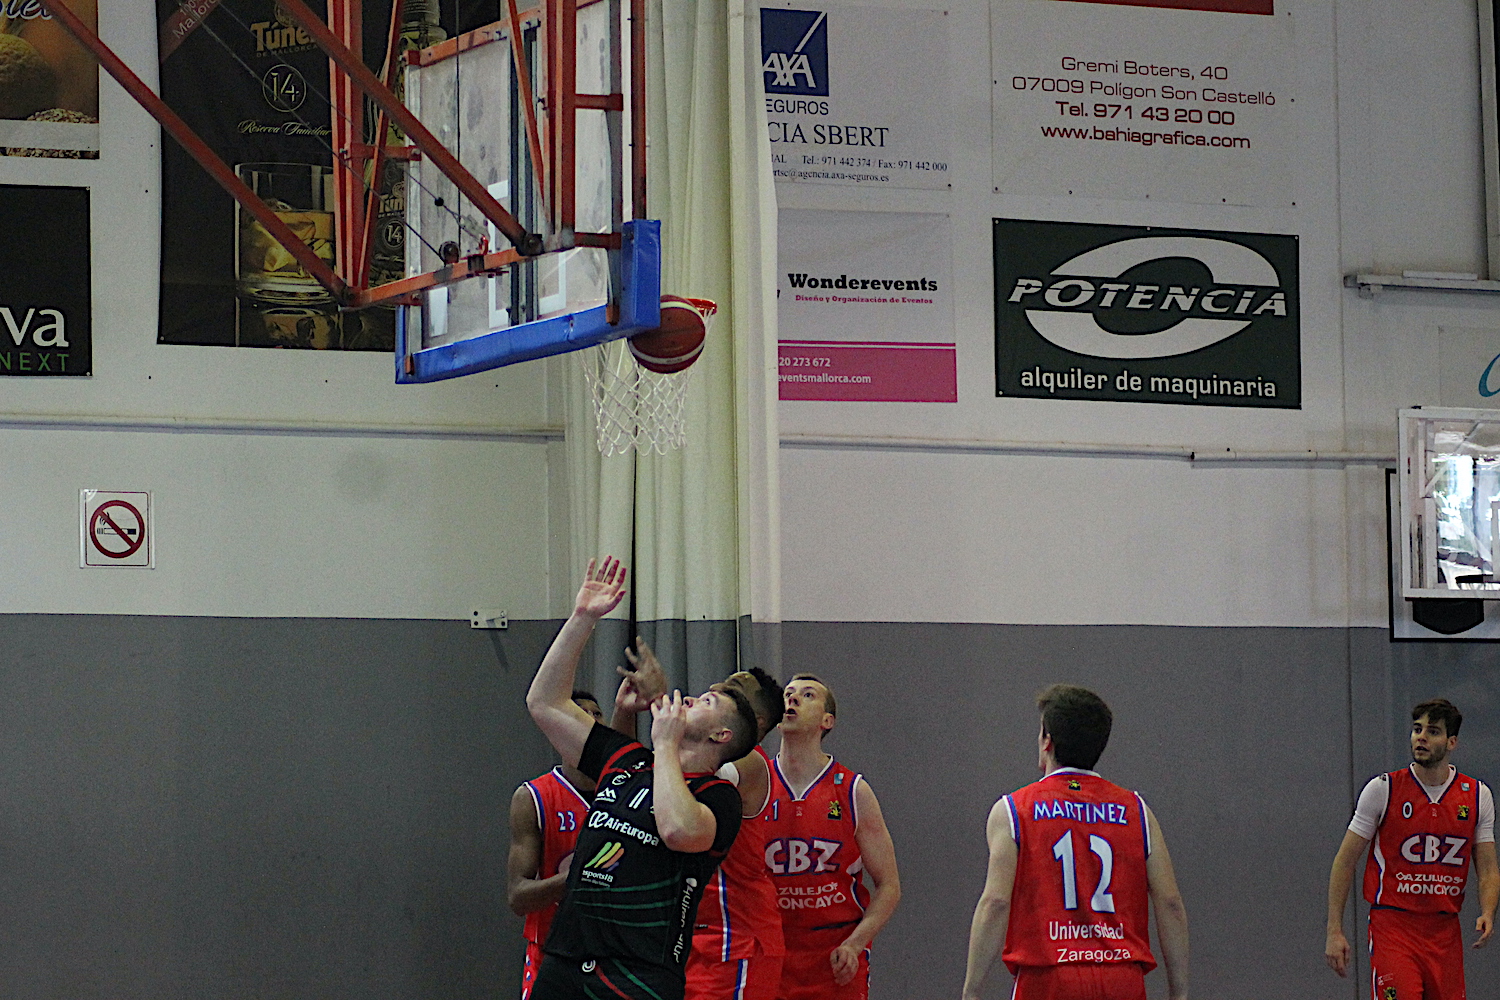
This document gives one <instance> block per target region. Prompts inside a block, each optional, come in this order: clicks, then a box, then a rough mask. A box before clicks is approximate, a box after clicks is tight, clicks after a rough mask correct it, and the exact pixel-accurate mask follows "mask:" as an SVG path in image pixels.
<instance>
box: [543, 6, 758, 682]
mask: <svg viewBox="0 0 1500 1000" xmlns="http://www.w3.org/2000/svg"><path fill="white" fill-rule="evenodd" d="M647 7H648V13H647V33H648V38H649V39H650V48H649V50H648V57H647V65H648V80H647V83H648V87H647V127H648V134H649V137H650V139H649V146H648V180H647V197H648V205H649V207H648V213H649V214H650V216H651V217H653V218H657V219H660V220H661V222H662V257H663V273H662V291H663V292H665V293H670V294H676V295H685V296H693V297H699V298H708V299H712V300H713V301H714V302H716V303H718V306H719V313H718V317H717V320H716V322H715V325H714V327H713V329H712V330H711V331H710V335H709V340H708V341H707V343H706V345H705V347H704V351H703V354H702V355H701V356H700V358H699V360H698V362H697V363H696V364H695V365H694V366H693V369H692V381H691V383H690V385H689V388H688V395H687V404H686V407H687V435H688V440H687V444H686V445H685V446H684V447H682V448H680V449H677V450H674V451H671V452H668V453H667V454H665V455H657V454H644V455H640V454H636V453H633V452H632V453H628V454H626V455H621V456H615V457H612V458H601V457H600V455H599V453H598V451H597V449H596V447H595V444H594V438H593V416H592V412H591V410H590V407H589V401H588V400H589V397H588V391H587V389H586V387H585V386H584V385H583V382H582V379H581V377H580V376H579V374H578V371H577V366H576V365H574V366H570V371H571V372H572V376H571V383H570V391H569V405H568V453H569V478H570V483H569V486H570V498H571V503H572V510H571V516H572V550H573V562H574V563H576V564H577V566H576V567H575V569H574V573H575V582H576V574H577V573H579V572H580V571H581V569H582V565H583V564H584V563H586V562H587V559H588V558H589V556H590V555H592V554H596V553H609V554H614V555H618V556H620V557H621V558H624V559H627V560H628V561H630V563H631V571H632V576H633V582H632V583H631V589H632V591H633V595H634V613H635V617H636V620H637V621H638V622H640V623H642V625H643V627H642V629H641V631H642V632H643V634H645V635H646V637H647V639H648V641H649V640H651V639H652V638H653V636H654V637H655V640H656V644H657V646H658V651H659V653H660V654H661V655H662V659H663V663H664V664H665V665H666V666H667V668H668V670H669V673H670V674H671V675H672V676H673V677H674V680H675V681H676V682H677V683H686V684H689V685H690V686H693V687H698V686H701V685H702V684H706V683H707V682H708V681H710V680H713V679H717V678H719V677H722V676H724V675H725V674H727V673H729V672H730V671H732V670H733V669H735V662H734V660H735V658H736V656H737V655H741V654H743V653H744V652H745V650H743V649H741V648H740V647H741V646H742V645H743V644H742V643H739V642H738V641H737V640H736V639H735V636H736V635H737V633H738V632H739V631H741V630H740V629H739V628H738V626H740V625H741V624H742V623H744V622H746V621H750V622H757V623H776V622H779V621H780V617H781V607H780V588H779V585H780V566H779V515H778V483H777V454H776V449H777V426H776V391H777V385H776V291H775V289H776V284H775V267H776V197H775V187H774V184H773V181H772V177H771V169H770V144H769V138H768V135H767V131H766V124H765V110H764V108H765V102H764V99H763V96H762V88H761V74H760V57H759V56H760V10H759V7H758V5H756V4H755V3H754V2H753V0H751V2H747V0H728V2H727V3H725V2H722V0H701V2H700V0H648V5H647ZM628 613H629V606H628V605H627V606H625V607H622V608H621V609H620V611H618V612H617V613H616V615H615V617H617V618H623V617H625V616H626V615H627V614H628ZM763 634H764V633H763ZM770 634H771V635H774V629H773V630H772V631H771V632H770ZM606 635H608V636H610V638H611V639H614V638H616V637H620V638H623V632H622V631H620V630H619V629H618V627H616V628H615V629H610V630H606V631H605V632H604V633H602V634H601V637H600V638H601V641H600V642H598V643H596V644H595V645H596V646H599V647H601V648H599V649H597V650H596V651H595V659H596V667H595V669H596V671H597V673H596V677H597V678H598V683H600V685H601V686H602V685H603V684H604V683H608V678H607V677H606V676H604V675H603V674H604V671H606V670H608V669H609V667H610V665H611V664H612V663H614V662H618V656H619V649H618V645H619V643H617V642H613V641H610V640H606V639H605V636H606ZM772 645H774V644H772ZM754 656H755V658H756V659H757V660H759V661H761V662H771V663H773V664H774V661H775V659H776V653H775V650H774V648H773V649H770V650H767V649H764V648H762V649H759V650H756V651H755V653H754ZM601 693H602V692H601Z"/></svg>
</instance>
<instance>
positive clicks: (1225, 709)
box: [783, 623, 1500, 1000]
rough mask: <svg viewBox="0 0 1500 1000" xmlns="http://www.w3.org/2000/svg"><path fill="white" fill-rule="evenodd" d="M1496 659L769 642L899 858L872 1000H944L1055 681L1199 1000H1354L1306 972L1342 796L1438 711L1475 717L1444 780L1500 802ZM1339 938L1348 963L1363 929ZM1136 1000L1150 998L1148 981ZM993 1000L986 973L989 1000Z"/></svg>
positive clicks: (1281, 640)
mask: <svg viewBox="0 0 1500 1000" xmlns="http://www.w3.org/2000/svg"><path fill="white" fill-rule="evenodd" d="M1497 655H1500V647H1496V646H1491V645H1479V644H1437V645H1434V644H1399V645H1393V644H1391V643H1390V642H1389V641H1388V640H1387V638H1386V635H1385V633H1384V632H1383V631H1380V630H1374V629H1356V630H1342V629H1278V628H1238V629H1213V628H1169V627H1145V626H1141V627H1132V626H1118V627H1099V626H1092V627H1087V626H1080V627H1070V626H996V625H951V624H950V625H933V624H813V623H789V624H787V625H786V626H785V627H784V630H783V656H784V662H785V669H786V670H787V671H792V670H799V669H812V670H816V671H818V672H820V673H821V674H822V675H823V676H824V677H825V678H826V679H828V680H829V681H830V683H832V684H834V685H835V686H836V689H837V692H838V698H839V716H840V724H839V729H838V730H836V732H835V734H834V735H831V736H830V737H829V738H828V743H827V746H828V748H829V749H830V750H831V751H832V752H833V753H834V754H835V755H836V756H838V757H839V758H840V759H841V760H842V761H843V762H844V763H845V764H847V765H848V766H850V767H853V768H854V769H855V770H858V771H862V772H863V773H864V774H865V775H866V776H867V778H868V779H869V780H870V782H871V785H872V787H873V788H874V789H875V791H876V793H877V795H878V796H879V798H880V802H881V806H882V809H883V811H884V812H885V815H886V818H887V821H888V822H889V824H890V826H891V829H892V831H893V836H894V838H895V841H896V851H897V857H898V860H899V862H900V865H901V875H902V888H903V892H904V898H903V901H902V904H901V909H900V910H899V911H898V912H897V914H896V916H895V918H894V919H893V920H892V921H891V924H890V925H889V927H888V928H887V930H886V932H885V934H884V935H882V937H881V938H880V940H879V941H878V942H877V945H876V949H875V957H874V965H873V970H874V971H873V976H874V980H873V982H874V984H875V985H874V987H873V989H872V995H873V996H874V997H876V998H877V1000H894V998H897V997H927V996H934V997H942V996H950V997H951V996H957V995H958V992H959V989H960V987H961V985H962V982H963V967H964V955H965V948H966V943H967V936H968V923H969V918H970V916H971V914H972V912H973V906H974V903H975V901H976V900H977V899H978V897H979V892H980V889H981V888H982V885H983V879H984V864H985V845H984V819H985V816H986V814H987V812H988V809H989V807H990V805H991V803H992V802H993V801H994V800H995V799H996V798H997V797H998V796H1000V795H1002V794H1004V793H1005V792H1008V791H1010V790H1012V789H1014V788H1017V787H1019V786H1020V785H1023V784H1025V783H1027V782H1029V781H1032V780H1035V778H1036V777H1037V772H1036V732H1037V716H1036V710H1035V703H1034V701H1033V696H1034V694H1035V693H1036V691H1037V690H1038V689H1039V688H1041V687H1043V686H1045V685H1046V684H1048V683H1052V682H1054V681H1067V682H1071V683H1077V684H1083V685H1086V686H1088V687H1092V688H1094V689H1095V690H1097V691H1099V692H1100V693H1101V694H1102V695H1103V696H1104V697H1105V699H1106V700H1107V701H1108V702H1109V703H1110V705H1111V707H1112V708H1113V710H1114V713H1115V728H1114V734H1113V736H1112V738H1111V742H1110V747H1109V749H1108V750H1107V751H1106V753H1105V755H1104V758H1103V759H1102V760H1101V761H1100V765H1099V766H1100V769H1101V771H1102V772H1103V773H1104V774H1105V775H1106V776H1107V777H1109V778H1111V779H1113V780H1116V781H1118V782H1120V783H1121V784H1124V785H1126V786H1129V787H1131V788H1135V789H1138V790H1139V791H1141V793H1142V794H1143V795H1144V796H1145V797H1146V799H1147V801H1148V802H1150V803H1151V806H1152V808H1153V809H1154V810H1155V811H1156V813H1157V815H1158V817H1159V818H1160V820H1161V823H1162V826H1163V830H1164V833H1165V836H1166V839H1167V843H1168V846H1169V848H1170V850H1171V852H1172V857H1173V860H1174V862H1175V865H1176V869H1177V874H1178V878H1179V881H1180V883H1181V886H1182V891H1183V894H1184V896H1185V897H1186V900H1187V904H1188V912H1189V917H1190V924H1191V931H1192V952H1193V994H1194V995H1195V996H1199V997H1213V998H1216V1000H1239V998H1244V1000H1270V998H1286V1000H1308V998H1314V997H1330V998H1332V997H1338V998H1355V997H1359V996H1368V995H1369V991H1368V982H1363V983H1362V984H1360V985H1359V986H1357V985H1356V983H1355V982H1354V981H1349V982H1343V981H1340V980H1339V979H1338V978H1337V977H1336V976H1335V975H1334V974H1333V973H1332V972H1330V971H1329V970H1328V969H1327V968H1326V967H1325V966H1324V964H1323V959H1322V953H1323V925H1324V919H1323V914H1324V909H1325V902H1324V901H1325V899H1326V892H1327V884H1328V868H1329V864H1330V862H1331V861H1332V860H1333V854H1334V851H1335V850H1336V849H1337V847H1338V844H1339V841H1340V839H1341V838H1342V836H1343V831H1344V828H1345V826H1346V824H1347V823H1348V820H1349V813H1350V810H1351V808H1352V796H1353V794H1354V792H1355V791H1356V790H1357V786H1356V785H1355V781H1356V780H1357V781H1358V782H1359V783H1360V784H1363V782H1364V780H1365V779H1366V778H1368V777H1369V776H1370V775H1371V774H1373V773H1375V772H1376V771H1380V770H1387V769H1390V768H1394V767H1399V766H1401V765H1402V764H1403V763H1406V762H1408V761H1409V760H1410V758H1409V756H1407V754H1406V750H1405V745H1406V744H1405V739H1404V735H1403V734H1404V732H1405V730H1406V727H1407V722H1406V719H1407V710H1408V709H1409V708H1410V706H1411V705H1412V704H1413V703H1415V702H1416V701H1418V700H1421V699H1423V698H1426V697H1429V696H1433V695H1445V696H1448V697H1451V698H1452V699H1453V700H1454V701H1455V702H1457V703H1458V704H1459V705H1460V706H1461V707H1462V708H1464V709H1465V710H1466V711H1467V712H1468V713H1469V721H1467V722H1466V723H1465V728H1464V730H1463V737H1462V738H1463V743H1462V745H1461V751H1460V753H1459V754H1458V760H1459V763H1460V766H1463V767H1468V768H1472V769H1473V771H1475V772H1477V774H1478V775H1479V776H1481V777H1485V778H1487V779H1489V780H1500V775H1496V774H1495V762H1496V754H1495V750H1496V745H1497V741H1500V703H1497V702H1500V688H1497V685H1496V684H1495V683H1494V681H1493V680H1492V677H1493V674H1494V664H1495V661H1496V657H1497ZM1351 690H1352V692H1353V705H1354V712H1353V734H1354V735H1353V739H1352V740H1351V736H1350V732H1351V725H1350V719H1351V710H1350V704H1351V703H1350V692H1351ZM1356 891H1357V890H1356ZM1473 895H1474V894H1473V893H1471V897H1472V896H1473ZM1469 908H1470V910H1471V911H1472V910H1473V908H1474V905H1473V902H1472V900H1471V902H1470V906H1469ZM1470 917H1472V913H1471V914H1470ZM1360 920H1361V921H1362V920H1363V914H1362V913H1361V915H1360ZM1348 926H1349V934H1350V939H1351V940H1352V941H1356V942H1358V941H1360V939H1361V938H1362V930H1359V932H1358V933H1356V928H1357V927H1358V928H1362V927H1363V924H1362V922H1361V923H1360V924H1359V925H1356V924H1355V923H1354V921H1353V920H1352V919H1351V920H1350V922H1349V925H1348ZM1466 926H1472V919H1467V918H1466ZM1497 950H1500V949H1495V948H1491V949H1489V950H1487V951H1482V952H1472V951H1471V952H1470V953H1469V956H1470V957H1469V964H1468V969H1469V983H1470V995H1471V996H1474V997H1487V996H1496V995H1500V993H1497V992H1496V990H1495V987H1494V986H1493V982H1494V977H1495V976H1496V974H1497V972H1500V955H1497V954H1496V952H1497ZM1361 961H1363V958H1361ZM1486 980H1488V984H1487V982H1486ZM1148 982H1149V983H1150V991H1151V995H1152V996H1164V995H1165V992H1166V984H1165V978H1164V976H1163V974H1162V973H1161V972H1157V973H1155V974H1153V975H1152V976H1151V977H1150V979H1149V980H1148ZM1009 988H1010V987H1009V977H1007V976H1005V975H1004V974H1003V972H1001V973H1000V974H999V975H997V976H995V977H994V979H993V980H992V983H991V987H990V989H989V990H988V994H989V995H990V996H993V997H1001V996H1008V995H1009ZM1361 988H1362V992H1356V990H1357V989H1361Z"/></svg>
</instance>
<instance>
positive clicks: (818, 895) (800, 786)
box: [760, 674, 901, 1000]
mask: <svg viewBox="0 0 1500 1000" xmlns="http://www.w3.org/2000/svg"><path fill="white" fill-rule="evenodd" d="M836 720H837V703H836V702H835V701H834V697H833V692H832V691H831V690H829V688H828V685H826V684H824V683H823V682H822V681H821V680H819V679H818V678H817V677H815V676H814V675H812V674H796V675H794V676H793V677H792V679H791V682H790V683H788V684H787V686H786V714H785V716H784V717H783V718H782V722H781V750H780V752H778V753H777V754H776V760H775V761H774V763H773V765H772V768H771V802H770V812H769V813H766V814H765V820H764V822H763V823H762V824H760V825H762V826H763V827H764V828H765V830H766V836H765V840H766V847H765V865H766V868H768V869H769V870H770V872H771V878H772V881H773V882H774V883H775V884H776V892H777V903H778V905H779V907H780V909H781V929H782V934H783V935H784V936H785V938H786V956H785V958H784V959H783V960H782V970H781V986H780V988H779V989H778V990H777V992H776V996H777V998H778V1000H865V998H866V997H867V996H868V995H869V989H870V942H871V941H873V940H874V939H875V935H876V934H879V933H880V929H881V928H882V927H884V926H885V924H886V921H888V920H890V919H891V914H892V913H894V912H895V910H896V904H897V903H899V902H900V901H901V876H900V873H899V872H898V871H897V869H896V848H895V846H894V845H893V844H892V843H891V834H890V831H889V830H887V829H886V826H885V817H884V816H882V815H881V812H880V803H879V802H878V801H877V800H876V798H875V793H874V792H873V791H871V790H870V786H869V783H867V782H866V781H865V780H864V778H863V777H862V776H861V775H858V774H855V773H854V772H853V771H851V770H849V769H848V768H847V767H844V766H843V765H842V764H838V763H835V762H834V759H833V758H832V757H831V756H829V755H828V754H826V753H824V752H823V746H822V740H823V737H824V736H826V735H828V732H829V730H831V729H833V727H834V724H835V722H836ZM862 875H868V876H869V880H870V882H871V884H872V886H873V891H871V890H870V889H869V888H867V887H866V886H865V884H864V879H863V878H862Z"/></svg>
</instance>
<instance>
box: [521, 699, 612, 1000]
mask: <svg viewBox="0 0 1500 1000" xmlns="http://www.w3.org/2000/svg"><path fill="white" fill-rule="evenodd" d="M573 704H575V705H577V706H578V707H579V708H581V709H583V710H584V711H585V712H587V713H589V715H591V716H593V717H594V720H595V721H597V722H603V721H604V713H603V712H602V711H600V709H599V699H597V698H595V697H594V696H593V695H592V694H590V693H589V692H587V691H574V692H573ZM593 794H594V782H593V781H592V780H590V779H589V777H588V776H587V775H586V774H584V773H583V772H582V771H580V770H578V768H576V767H569V766H568V765H566V764H559V765H558V766H557V767H554V768H553V769H552V770H550V771H548V772H547V773H546V774H543V775H541V776H540V777H536V778H533V779H531V780H530V781H527V782H523V783H522V784H521V786H520V787H519V788H517V789H516V793H515V794H514V795H512V796H511V797H510V858H509V861H508V868H509V880H508V885H507V887H506V896H507V899H508V901H509V903H510V908H511V910H512V912H514V913H515V915H516V916H518V917H523V918H525V920H526V924H525V926H524V928H523V930H522V933H524V934H525V935H526V966H525V969H524V971H523V972H522V974H521V1000H527V998H529V997H530V996H531V986H532V984H533V983H535V982H536V973H537V969H539V968H540V967H541V964H542V945H543V944H544V943H545V942H546V940H547V930H548V928H550V927H551V926H552V915H553V914H554V913H556V912H557V901H558V900H559V899H562V896H563V890H564V889H565V888H566V887H567V882H568V865H569V864H571V863H572V861H573V844H574V843H575V842H576V841H577V840H578V829H579V827H580V825H581V824H582V823H583V818H584V817H585V816H587V815H588V811H589V798H590V797H591V796H592V795H593Z"/></svg>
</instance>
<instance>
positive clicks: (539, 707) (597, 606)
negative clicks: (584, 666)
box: [526, 558, 625, 767]
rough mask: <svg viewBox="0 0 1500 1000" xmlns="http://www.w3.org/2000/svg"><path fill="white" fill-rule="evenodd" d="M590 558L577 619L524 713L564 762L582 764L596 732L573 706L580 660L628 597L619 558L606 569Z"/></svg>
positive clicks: (546, 663)
mask: <svg viewBox="0 0 1500 1000" xmlns="http://www.w3.org/2000/svg"><path fill="white" fill-rule="evenodd" d="M596 562H597V561H596V560H593V559H590V560H589V568H588V570H587V571H586V572H585V573H584V575H583V586H582V587H580V588H579V589H578V599H577V600H576V601H575V602H574V607H573V615H572V617H570V618H569V619H568V620H567V621H566V622H564V623H563V627H562V630H561V631H560V632H558V633H557V638H556V639H553V640H552V645H551V647H550V648H548V650H547V655H546V656H544V657H542V665H541V666H540V667H538V668H537V672H536V677H535V678H533V679H532V681H531V690H530V691H528V692H527V693H526V709H527V711H529V712H530V713H531V718H532V719H533V720H535V722H536V724H537V727H538V728H539V729H541V731H542V733H543V734H544V735H545V736H546V737H547V739H548V741H549V742H551V744H552V746H553V748H554V749H556V750H557V752H558V753H559V754H561V755H562V759H563V763H565V764H567V765H569V766H570V767H577V766H578V759H579V757H581V756H582V755H583V744H584V743H585V742H586V741H587V740H588V738H589V731H590V730H591V729H593V728H594V720H593V717H592V716H590V715H589V714H588V713H587V712H585V711H584V710H583V709H581V708H579V707H578V706H577V705H575V704H574V703H573V680H574V677H575V676H576V674H577V673H578V658H579V657H580V656H582V655H583V647H584V646H585V645H587V644H588V641H589V637H590V636H592V635H593V634H594V626H595V625H596V624H598V622H599V619H601V618H603V617H604V616H605V615H607V614H609V613H610V612H611V611H613V610H614V609H615V608H616V607H617V606H618V605H619V603H620V600H621V598H623V597H624V596H625V567H624V566H622V565H621V564H620V561H619V560H618V559H614V558H606V559H605V560H604V564H603V565H602V566H598V565H596Z"/></svg>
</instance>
